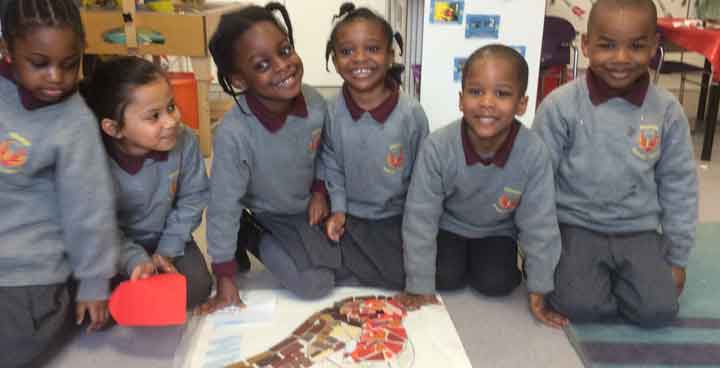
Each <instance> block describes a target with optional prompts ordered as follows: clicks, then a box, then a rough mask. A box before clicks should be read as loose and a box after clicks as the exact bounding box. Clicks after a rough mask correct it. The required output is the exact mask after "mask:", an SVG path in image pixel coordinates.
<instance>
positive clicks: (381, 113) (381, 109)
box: [342, 79, 400, 124]
mask: <svg viewBox="0 0 720 368" xmlns="http://www.w3.org/2000/svg"><path fill="white" fill-rule="evenodd" d="M385 85H386V86H387V87H389V88H390V91H391V93H390V96H388V98H386V99H385V101H383V102H382V103H381V104H380V105H378V106H377V107H376V108H374V109H372V110H370V111H366V110H363V108H362V107H360V106H358V104H357V103H356V102H355V100H353V98H352V96H351V95H350V89H349V87H348V86H347V83H344V84H343V87H342V93H343V97H344V98H345V105H346V106H347V108H348V111H349V112H350V117H351V118H352V119H353V121H358V120H360V118H361V117H362V115H363V114H364V113H366V112H369V113H370V116H372V117H373V119H375V120H376V121H377V122H379V123H380V124H384V123H385V121H387V119H388V117H390V114H391V113H392V112H393V110H395V106H397V104H398V100H399V99H400V86H398V84H397V83H396V82H395V81H393V80H390V79H388V80H387V81H386V82H385Z"/></svg>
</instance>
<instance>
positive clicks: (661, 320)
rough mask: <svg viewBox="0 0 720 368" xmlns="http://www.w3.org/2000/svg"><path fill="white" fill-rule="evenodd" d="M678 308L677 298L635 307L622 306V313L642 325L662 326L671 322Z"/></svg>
mask: <svg viewBox="0 0 720 368" xmlns="http://www.w3.org/2000/svg"><path fill="white" fill-rule="evenodd" d="M678 310H679V307H678V303H677V300H668V301H663V302H656V303H652V304H646V305H642V306H638V307H635V308H627V307H625V308H621V309H620V313H621V314H622V315H623V316H624V317H625V318H626V319H627V320H629V321H630V322H632V323H635V324H637V325H638V326H640V327H645V328H660V327H664V326H667V325H668V324H670V323H671V322H672V321H673V320H674V319H675V317H677V314H678Z"/></svg>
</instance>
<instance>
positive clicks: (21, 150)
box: [0, 132, 30, 174]
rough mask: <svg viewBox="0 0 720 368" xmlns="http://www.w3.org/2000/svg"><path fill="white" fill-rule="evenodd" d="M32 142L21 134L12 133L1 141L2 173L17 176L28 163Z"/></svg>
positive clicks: (0, 164) (0, 169)
mask: <svg viewBox="0 0 720 368" xmlns="http://www.w3.org/2000/svg"><path fill="white" fill-rule="evenodd" d="M28 147H30V141H28V140H27V139H25V138H24V137H23V136H21V135H20V134H17V133H15V132H10V133H9V134H8V138H6V139H4V140H3V141H0V172H3V173H6V174H15V173H17V172H18V171H20V168H22V166H23V165H25V163H26V162H27V158H28V149H27V148H28Z"/></svg>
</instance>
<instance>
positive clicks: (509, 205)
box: [493, 187, 522, 213]
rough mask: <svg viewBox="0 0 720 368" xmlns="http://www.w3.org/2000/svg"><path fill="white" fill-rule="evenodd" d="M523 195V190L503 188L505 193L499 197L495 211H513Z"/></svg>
mask: <svg viewBox="0 0 720 368" xmlns="http://www.w3.org/2000/svg"><path fill="white" fill-rule="evenodd" d="M521 197H522V192H520V191H517V190H515V189H513V188H509V187H505V188H504V189H503V194H502V195H500V198H498V200H497V202H496V203H495V204H494V205H493V207H495V211H497V212H498V213H508V212H511V211H513V210H514V209H516V208H517V206H518V204H520V198H521Z"/></svg>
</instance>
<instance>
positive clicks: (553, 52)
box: [538, 16, 578, 97]
mask: <svg viewBox="0 0 720 368" xmlns="http://www.w3.org/2000/svg"><path fill="white" fill-rule="evenodd" d="M576 35H577V32H576V31H575V27H573V25H572V24H571V23H570V22H568V21H567V20H565V19H563V18H560V17H553V16H547V17H545V26H544V31H543V38H542V49H541V51H540V83H539V90H540V91H539V92H540V93H538V96H539V97H540V96H545V95H546V94H548V93H549V92H550V91H551V90H552V89H554V88H555V87H556V86H559V85H561V84H564V83H565V82H567V80H568V78H567V66H568V65H570V63H571V62H572V73H571V76H572V78H571V79H575V78H576V77H577V64H578V49H577V47H576V46H575V44H574V41H575V36H576ZM546 78H550V79H554V80H556V81H557V83H553V86H552V88H550V90H546V88H545V87H546V86H545V80H546Z"/></svg>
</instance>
